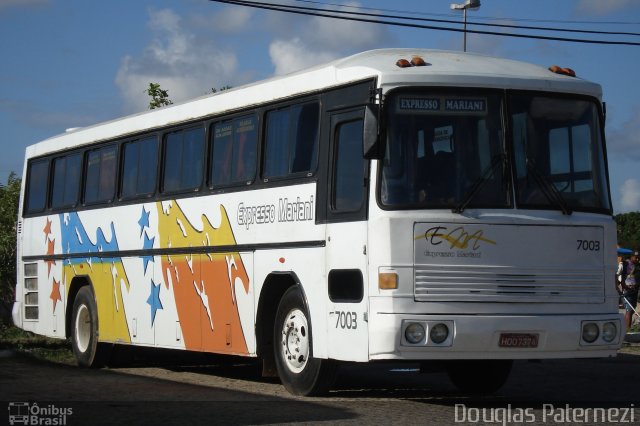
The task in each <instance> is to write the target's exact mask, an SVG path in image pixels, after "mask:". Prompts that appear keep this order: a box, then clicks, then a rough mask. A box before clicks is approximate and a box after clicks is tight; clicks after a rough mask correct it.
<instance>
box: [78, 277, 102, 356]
mask: <svg viewBox="0 0 640 426" xmlns="http://www.w3.org/2000/svg"><path fill="white" fill-rule="evenodd" d="M71 321H72V322H71V328H72V334H71V346H72V347H73V355H74V356H75V358H76V360H77V361H78V365H81V366H83V367H90V368H98V367H102V366H103V365H104V363H105V359H106V355H107V347H106V346H105V345H104V344H102V343H98V309H97V307H96V302H95V298H94V297H93V291H92V289H91V287H89V286H84V287H82V288H81V289H80V290H79V291H78V294H77V295H76V298H75V300H74V302H73V317H72V318H71Z"/></svg>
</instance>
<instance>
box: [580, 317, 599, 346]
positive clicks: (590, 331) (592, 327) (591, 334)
mask: <svg viewBox="0 0 640 426" xmlns="http://www.w3.org/2000/svg"><path fill="white" fill-rule="evenodd" d="M599 335H600V329H598V324H596V323H595V322H588V323H586V324H584V325H583V326H582V340H584V341H585V342H587V343H593V342H595V341H596V339H597V338H598V336H599Z"/></svg>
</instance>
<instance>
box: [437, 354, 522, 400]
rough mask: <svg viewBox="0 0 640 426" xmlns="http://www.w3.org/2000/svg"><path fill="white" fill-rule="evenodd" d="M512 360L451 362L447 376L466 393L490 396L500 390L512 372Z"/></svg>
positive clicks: (447, 365)
mask: <svg viewBox="0 0 640 426" xmlns="http://www.w3.org/2000/svg"><path fill="white" fill-rule="evenodd" d="M512 365H513V361H512V360H468V361H467V360H464V361H462V360H461V361H449V362H447V364H446V370H447V375H448V376H449V379H450V380H451V382H453V384H454V385H455V386H456V387H457V388H458V389H460V390H461V391H462V392H464V393H469V394H490V393H494V392H496V391H497V390H498V389H500V388H501V387H502V386H503V385H504V384H505V382H506V381H507V378H509V373H510V372H511V366H512Z"/></svg>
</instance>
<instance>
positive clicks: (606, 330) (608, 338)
mask: <svg viewBox="0 0 640 426" xmlns="http://www.w3.org/2000/svg"><path fill="white" fill-rule="evenodd" d="M617 335H618V327H616V325H615V323H612V322H605V323H604V325H603V326H602V339H603V340H604V341H605V342H607V343H611V342H613V341H614V339H615V338H616V336H617Z"/></svg>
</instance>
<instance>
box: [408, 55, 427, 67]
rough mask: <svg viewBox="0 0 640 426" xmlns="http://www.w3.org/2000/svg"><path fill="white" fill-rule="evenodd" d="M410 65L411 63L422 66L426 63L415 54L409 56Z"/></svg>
mask: <svg viewBox="0 0 640 426" xmlns="http://www.w3.org/2000/svg"><path fill="white" fill-rule="evenodd" d="M411 65H413V66H414V67H424V66H425V65H427V63H426V62H425V61H424V59H422V57H421V56H417V55H416V56H414V57H413V58H411Z"/></svg>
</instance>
